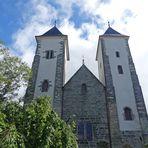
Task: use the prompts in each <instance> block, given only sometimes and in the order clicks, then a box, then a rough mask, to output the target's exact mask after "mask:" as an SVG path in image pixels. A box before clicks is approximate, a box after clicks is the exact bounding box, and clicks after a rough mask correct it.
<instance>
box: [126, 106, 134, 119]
mask: <svg viewBox="0 0 148 148" xmlns="http://www.w3.org/2000/svg"><path fill="white" fill-rule="evenodd" d="M124 118H125V120H133V116H132V110H131V109H130V108H129V107H125V108H124Z"/></svg>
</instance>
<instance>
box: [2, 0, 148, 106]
mask: <svg viewBox="0 0 148 148" xmlns="http://www.w3.org/2000/svg"><path fill="white" fill-rule="evenodd" d="M147 5H148V2H147V0H137V1H135V0H120V1H119V0H5V1H4V0H3V1H2V0H1V3H0V10H1V13H0V40H3V41H4V42H5V45H6V46H8V47H9V48H11V49H12V50H11V51H12V52H13V53H14V54H17V55H19V56H21V57H22V59H23V60H24V61H26V62H27V63H28V64H29V65H30V66H31V64H32V60H33V56H34V52H35V49H36V42H35V38H34V36H35V35H40V34H43V33H44V32H46V31H48V30H49V29H50V28H51V27H52V26H53V25H54V21H55V20H57V26H58V28H59V30H60V31H61V32H62V33H63V34H67V35H68V39H69V48H70V58H71V60H70V62H69V63H68V65H67V69H68V71H67V79H69V78H70V77H71V76H72V74H73V73H74V72H75V71H76V70H77V69H78V68H79V67H80V66H81V64H82V57H83V56H84V57H85V63H86V65H87V66H88V68H89V69H90V70H91V71H92V72H93V73H94V74H95V75H96V76H98V71H97V63H96V61H95V54H96V50H97V42H98V37H99V35H101V34H103V33H104V32H105V31H106V29H107V28H108V25H107V22H108V21H110V24H111V27H113V28H114V29H115V30H117V31H118V32H120V33H122V34H126V35H129V36H130V40H129V44H130V49H131V53H132V55H133V60H134V62H135V66H136V69H137V73H138V76H139V78H140V83H141V85H142V89H143V92H144V97H145V100H146V103H147V107H148V87H147V86H148V80H147V76H148V71H147V65H148V58H147V56H148V48H147V44H146V43H147V34H148V30H147V26H148V22H147V21H146V18H147V14H148V9H147Z"/></svg>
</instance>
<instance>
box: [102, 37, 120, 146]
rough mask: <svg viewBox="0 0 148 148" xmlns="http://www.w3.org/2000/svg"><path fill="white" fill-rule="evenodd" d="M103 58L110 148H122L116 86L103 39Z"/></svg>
mask: <svg viewBox="0 0 148 148" xmlns="http://www.w3.org/2000/svg"><path fill="white" fill-rule="evenodd" d="M101 46H102V56H103V65H104V74H105V86H106V102H107V109H108V121H109V127H110V128H109V133H110V147H112V148H120V147H122V143H121V135H120V130H119V121H118V115H117V104H116V97H115V92H114V86H113V81H112V75H111V70H110V63H109V59H108V56H107V55H106V47H105V44H104V40H103V39H101Z"/></svg>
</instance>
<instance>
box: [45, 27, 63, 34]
mask: <svg viewBox="0 0 148 148" xmlns="http://www.w3.org/2000/svg"><path fill="white" fill-rule="evenodd" d="M60 35H63V34H62V33H61V32H60V31H59V30H58V28H57V27H56V26H54V27H53V28H51V29H50V30H49V31H47V32H45V33H44V34H43V35H42V36H60Z"/></svg>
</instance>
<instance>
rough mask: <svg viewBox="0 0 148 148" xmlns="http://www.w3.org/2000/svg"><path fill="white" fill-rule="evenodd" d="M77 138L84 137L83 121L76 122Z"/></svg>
mask: <svg viewBox="0 0 148 148" xmlns="http://www.w3.org/2000/svg"><path fill="white" fill-rule="evenodd" d="M77 130H78V132H77V133H78V138H79V139H81V140H82V139H84V123H83V122H80V123H78V129H77Z"/></svg>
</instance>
